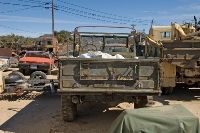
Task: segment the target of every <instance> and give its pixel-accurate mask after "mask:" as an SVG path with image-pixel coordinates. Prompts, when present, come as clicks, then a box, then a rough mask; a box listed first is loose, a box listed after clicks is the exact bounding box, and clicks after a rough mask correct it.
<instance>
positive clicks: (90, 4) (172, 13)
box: [0, 0, 200, 37]
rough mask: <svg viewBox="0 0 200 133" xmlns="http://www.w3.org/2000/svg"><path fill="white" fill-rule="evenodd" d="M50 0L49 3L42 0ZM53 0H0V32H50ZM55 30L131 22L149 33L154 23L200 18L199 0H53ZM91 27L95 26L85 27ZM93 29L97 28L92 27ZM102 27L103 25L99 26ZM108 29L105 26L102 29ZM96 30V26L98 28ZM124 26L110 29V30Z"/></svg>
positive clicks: (24, 33) (36, 34)
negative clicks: (52, 3) (152, 22)
mask: <svg viewBox="0 0 200 133" xmlns="http://www.w3.org/2000/svg"><path fill="white" fill-rule="evenodd" d="M48 2H50V4H49V5H45V3H48ZM51 2H52V0H1V1H0V36H1V35H8V34H11V33H13V34H15V35H23V36H26V37H38V36H40V35H43V34H51V33H52V12H51V8H49V9H46V8H45V7H51ZM54 4H55V8H56V9H55V10H54V19H55V20H54V22H55V24H54V25H55V26H54V30H56V31H60V30H67V31H73V29H74V28H75V27H76V26H84V25H106V26H131V25H136V26H135V29H136V30H143V29H145V32H146V33H148V29H149V28H150V26H151V21H152V19H154V25H170V23H171V22H178V23H179V24H182V21H187V22H192V20H193V16H194V15H195V16H196V17H197V18H198V19H199V18H200V2H199V0H151V1H150V0H144V1H139V0H54ZM84 30H85V31H86V30H87V31H94V29H84ZM95 30H96V29H95ZM101 30H104V29H101ZM105 30H107V29H105ZM98 31H99V29H98ZM115 31H116V32H126V31H127V30H124V29H118V30H114V29H112V32H115Z"/></svg>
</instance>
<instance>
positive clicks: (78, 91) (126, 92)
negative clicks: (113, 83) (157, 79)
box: [57, 89, 162, 96]
mask: <svg viewBox="0 0 200 133" xmlns="http://www.w3.org/2000/svg"><path fill="white" fill-rule="evenodd" d="M57 92H58V94H61V95H104V94H106V95H130V96H131V95H132V96H140V95H141V96H144V95H160V94H161V93H162V91H161V90H153V89H144V90H118V89H91V90H89V89H65V90H61V89H58V90H57Z"/></svg>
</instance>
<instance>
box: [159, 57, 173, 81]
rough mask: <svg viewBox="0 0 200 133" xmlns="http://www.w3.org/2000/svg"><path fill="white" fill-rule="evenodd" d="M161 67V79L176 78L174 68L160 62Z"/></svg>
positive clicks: (169, 64)
mask: <svg viewBox="0 0 200 133" xmlns="http://www.w3.org/2000/svg"><path fill="white" fill-rule="evenodd" d="M161 67H162V70H163V71H162V77H164V78H166V77H167V78H169V77H175V76H176V66H175V65H173V64H171V63H168V62H165V61H164V62H162V63H161Z"/></svg>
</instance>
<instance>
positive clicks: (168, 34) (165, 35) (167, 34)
mask: <svg viewBox="0 0 200 133" xmlns="http://www.w3.org/2000/svg"><path fill="white" fill-rule="evenodd" d="M167 37H170V32H163V33H162V38H167Z"/></svg>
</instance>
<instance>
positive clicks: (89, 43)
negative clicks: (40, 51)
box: [58, 26, 161, 121]
mask: <svg viewBox="0 0 200 133" xmlns="http://www.w3.org/2000/svg"><path fill="white" fill-rule="evenodd" d="M91 27H92V28H99V27H100V28H101V26H95V27H94V26H84V27H76V28H75V30H74V46H73V56H74V57H68V56H61V57H59V60H58V62H59V63H58V64H59V72H58V80H59V88H58V93H59V94H60V95H61V106H62V115H63V119H64V120H65V121H73V120H74V119H75V117H76V114H77V105H78V104H79V103H84V102H103V103H107V104H108V105H110V106H116V105H117V104H119V103H121V102H130V103H134V107H135V108H141V107H146V106H151V105H152V104H153V98H152V96H153V95H160V94H161V91H160V78H159V77H160V71H159V70H160V67H161V66H160V63H159V58H152V57H149V58H146V57H139V58H138V57H136V48H135V47H136V46H135V44H134V42H131V39H132V40H133V38H134V36H136V35H137V33H136V31H135V30H134V29H133V28H132V27H111V26H109V27H108V26H104V28H126V29H130V30H131V32H130V33H129V32H128V33H107V32H106V33H105V32H79V31H78V29H79V28H91ZM89 53H90V58H83V57H84V56H83V55H87V56H89ZM99 53H100V54H99ZM105 53H106V54H105ZM105 55H106V56H108V55H110V56H108V57H110V58H105ZM119 55H121V56H119ZM117 57H123V58H117Z"/></svg>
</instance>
